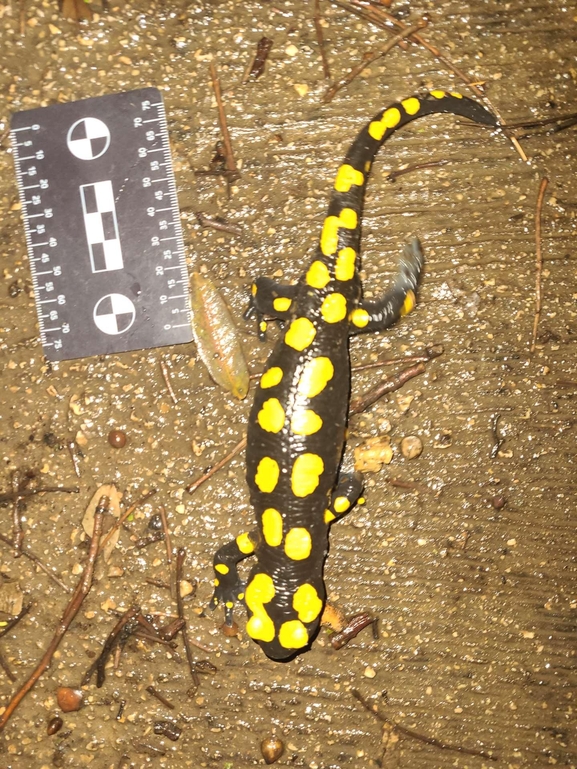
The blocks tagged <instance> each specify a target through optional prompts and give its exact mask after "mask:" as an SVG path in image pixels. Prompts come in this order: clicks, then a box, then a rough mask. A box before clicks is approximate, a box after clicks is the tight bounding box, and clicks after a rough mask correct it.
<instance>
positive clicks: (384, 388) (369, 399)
mask: <svg viewBox="0 0 577 769" xmlns="http://www.w3.org/2000/svg"><path fill="white" fill-rule="evenodd" d="M425 371H426V367H425V364H424V363H415V365H414V366H409V367H408V368H405V369H403V370H402V371H400V372H399V373H398V374H397V375H396V376H394V377H391V378H390V379H385V380H384V381H383V382H379V384H378V385H375V387H372V388H371V389H370V390H368V391H367V392H366V393H363V394H362V395H359V396H358V398H354V399H353V400H352V401H351V405H350V407H349V413H350V414H351V415H353V414H360V413H362V412H363V411H366V410H367V409H368V408H369V407H370V406H372V405H373V403H376V401H378V400H379V398H382V397H383V395H386V394H387V393H392V392H394V391H395V390H399V389H400V388H401V387H402V386H403V385H404V384H405V382H408V381H409V379H412V378H413V377H416V376H420V374H424V373H425Z"/></svg>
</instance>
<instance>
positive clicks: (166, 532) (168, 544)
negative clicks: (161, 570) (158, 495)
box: [160, 505, 172, 563]
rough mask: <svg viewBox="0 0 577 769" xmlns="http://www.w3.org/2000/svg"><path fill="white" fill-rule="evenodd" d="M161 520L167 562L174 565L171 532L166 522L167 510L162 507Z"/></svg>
mask: <svg viewBox="0 0 577 769" xmlns="http://www.w3.org/2000/svg"><path fill="white" fill-rule="evenodd" d="M160 520H161V521H162V530H163V531H164V544H165V545H166V562H167V563H172V542H171V541H170V531H169V528H168V521H167V520H166V508H165V507H164V505H161V506H160Z"/></svg>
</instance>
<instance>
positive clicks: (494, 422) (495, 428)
mask: <svg viewBox="0 0 577 769" xmlns="http://www.w3.org/2000/svg"><path fill="white" fill-rule="evenodd" d="M500 419H501V414H493V416H492V417H491V435H492V436H493V445H492V446H491V453H490V454H489V456H490V457H491V459H495V457H496V456H497V454H498V453H499V449H500V448H501V446H502V445H503V443H504V438H501V436H500V435H499V420H500Z"/></svg>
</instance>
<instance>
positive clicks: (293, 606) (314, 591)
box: [245, 567, 325, 662]
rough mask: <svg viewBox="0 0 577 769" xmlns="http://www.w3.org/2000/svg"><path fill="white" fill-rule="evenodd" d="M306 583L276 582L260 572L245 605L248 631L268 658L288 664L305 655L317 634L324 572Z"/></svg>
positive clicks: (254, 577)
mask: <svg viewBox="0 0 577 769" xmlns="http://www.w3.org/2000/svg"><path fill="white" fill-rule="evenodd" d="M311 576H312V575H310V574H308V575H307V579H306V581H302V582H297V581H296V580H290V581H285V580H282V581H277V582H276V583H275V581H274V580H273V577H271V576H270V575H269V574H265V573H264V572H263V571H260V570H259V569H258V567H257V568H255V570H254V571H253V573H252V574H251V576H250V579H249V582H248V585H247V588H246V593H245V601H246V606H247V612H248V621H247V623H246V631H247V633H248V634H249V636H250V637H251V638H252V639H253V640H255V641H257V643H258V644H259V645H260V647H261V648H262V650H263V651H264V653H265V654H266V655H267V657H270V659H272V660H276V661H278V662H281V661H283V662H287V661H288V660H290V659H292V658H293V657H295V656H296V655H297V654H300V653H301V652H303V651H305V649H307V648H308V647H309V646H310V644H311V642H312V641H313V639H314V637H315V636H316V634H317V631H318V628H319V625H320V619H321V614H322V610H323V606H324V600H325V589H324V584H323V581H322V572H321V573H319V574H318V575H315V576H314V578H311Z"/></svg>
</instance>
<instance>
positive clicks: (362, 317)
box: [349, 307, 371, 328]
mask: <svg viewBox="0 0 577 769" xmlns="http://www.w3.org/2000/svg"><path fill="white" fill-rule="evenodd" d="M349 318H350V320H351V323H352V324H353V326H356V327H357V328H364V327H365V326H366V325H367V324H368V322H369V320H370V319H371V316H370V315H369V313H368V312H367V311H366V310H363V308H362V307H357V309H356V310H353V311H352V312H351V314H350V316H349Z"/></svg>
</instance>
